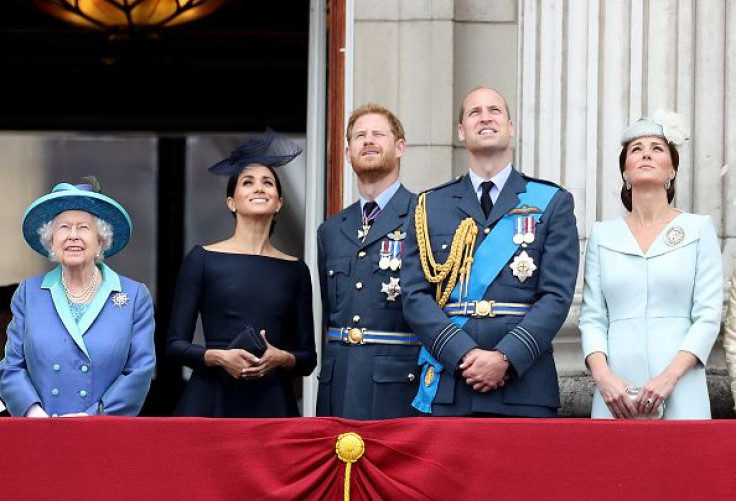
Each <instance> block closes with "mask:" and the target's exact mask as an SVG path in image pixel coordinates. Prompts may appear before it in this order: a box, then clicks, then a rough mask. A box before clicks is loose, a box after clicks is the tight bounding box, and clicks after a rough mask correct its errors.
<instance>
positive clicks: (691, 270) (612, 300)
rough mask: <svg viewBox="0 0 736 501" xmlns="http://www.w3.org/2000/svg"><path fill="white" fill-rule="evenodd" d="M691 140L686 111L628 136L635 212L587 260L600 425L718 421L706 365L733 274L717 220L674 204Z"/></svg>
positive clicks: (596, 239)
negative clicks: (727, 269)
mask: <svg viewBox="0 0 736 501" xmlns="http://www.w3.org/2000/svg"><path fill="white" fill-rule="evenodd" d="M687 135H688V134H687V131H686V128H685V127H683V126H682V125H681V120H680V119H679V117H678V116H677V115H676V114H674V113H664V112H658V113H655V114H654V115H653V116H652V117H651V118H644V119H641V120H639V121H638V122H636V123H635V124H633V125H632V126H630V127H629V128H627V129H626V130H625V131H624V133H623V137H622V139H621V144H622V146H623V148H622V150H621V154H620V156H619V168H620V171H621V177H622V188H621V200H622V202H623V204H624V207H625V208H626V209H627V211H628V213H627V214H626V215H625V216H624V217H621V218H618V219H614V220H610V221H604V222H600V223H596V224H595V225H594V226H593V230H592V232H591V235H590V239H589V240H588V245H587V250H586V257H585V287H584V290H583V306H582V310H581V313H580V331H581V334H582V342H583V351H584V355H585V361H586V363H587V365H588V367H589V368H590V371H591V373H592V375H593V378H594V379H595V382H596V385H597V391H596V393H595V395H594V397H593V409H592V417H594V418H595V417H600V418H610V417H615V418H632V417H664V418H665V419H707V418H710V400H709V397H708V387H707V385H706V378H705V364H706V362H707V360H708V355H709V353H710V351H711V348H712V347H713V343H714V341H715V339H716V337H717V335H718V331H719V329H720V320H721V308H722V301H723V276H722V273H723V272H722V264H721V252H720V245H719V243H718V238H717V236H716V232H715V229H714V227H713V222H712V221H711V218H710V217H709V216H705V215H698V214H689V213H685V212H682V211H679V210H677V209H675V208H674V207H672V206H671V205H670V204H671V202H672V200H673V198H674V196H675V178H676V176H677V169H678V164H679V153H678V150H677V145H679V144H682V143H683V142H684V141H685V140H686V139H687Z"/></svg>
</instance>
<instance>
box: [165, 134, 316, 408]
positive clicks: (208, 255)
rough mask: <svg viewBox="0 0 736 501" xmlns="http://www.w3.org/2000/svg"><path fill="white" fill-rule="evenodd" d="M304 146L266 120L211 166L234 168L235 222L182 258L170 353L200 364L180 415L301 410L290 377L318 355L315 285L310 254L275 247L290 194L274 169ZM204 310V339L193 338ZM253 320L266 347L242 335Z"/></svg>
mask: <svg viewBox="0 0 736 501" xmlns="http://www.w3.org/2000/svg"><path fill="white" fill-rule="evenodd" d="M300 153H301V148H299V146H298V145H296V144H295V143H293V142H292V141H290V140H289V139H287V138H284V137H282V136H278V135H276V134H275V133H274V132H273V131H272V130H270V129H266V132H265V134H264V136H263V137H259V138H256V139H251V140H249V141H247V142H245V143H244V144H242V145H241V146H239V147H238V148H237V149H236V150H235V151H234V152H233V153H232V155H231V156H230V157H229V158H227V159H225V160H222V161H221V162H218V163H217V164H215V165H214V166H212V167H211V168H210V172H212V173H214V174H219V175H227V176H229V181H228V185H227V199H226V204H227V207H228V209H229V210H230V212H231V213H232V214H233V216H234V217H235V231H234V233H233V235H232V236H231V237H230V238H228V239H227V240H223V241H221V242H217V243H214V244H210V245H204V246H200V245H197V246H195V247H194V248H193V249H192V250H191V251H190V252H189V254H188V255H187V256H186V258H185V260H184V263H183V264H182V268H181V271H180V274H179V279H178V281H177V287H176V296H175V299H174V306H173V309H172V315H171V327H170V331H169V338H168V349H167V353H168V355H169V356H170V357H172V358H173V359H174V360H176V361H177V362H179V363H181V364H183V365H186V366H188V367H191V368H192V369H193V373H192V376H191V378H190V380H189V382H188V383H187V386H186V388H185V390H184V393H183V394H182V397H181V399H180V400H179V403H178V405H177V406H176V409H175V410H174V414H175V415H179V416H204V417H290V416H298V415H299V409H298V407H297V401H296V396H295V394H294V389H293V379H294V378H295V377H299V376H307V375H309V374H311V372H312V371H313V370H314V368H315V366H316V365H317V352H316V349H315V342H314V330H313V314H312V285H311V279H310V274H309V269H308V268H307V265H306V264H305V263H304V261H302V260H301V259H297V258H296V257H292V256H289V255H287V254H284V253H283V252H281V251H279V250H278V249H276V248H274V246H273V245H272V244H271V239H270V237H271V235H272V233H273V227H274V216H275V215H276V214H277V213H278V212H279V210H280V209H281V206H282V204H283V200H282V198H281V183H280V181H279V178H278V175H277V174H276V171H275V170H274V169H275V168H276V167H280V166H282V165H285V164H286V163H288V162H290V161H291V160H293V159H294V158H296V156H298V155H299V154H300ZM197 315H200V316H201V319H202V326H203V329H204V337H205V346H200V345H197V344H193V343H192V339H193V336H194V329H195V325H196V321H197ZM250 329H252V330H250ZM249 330H250V334H251V335H254V336H260V338H261V339H262V343H263V346H264V347H265V351H264V352H263V353H258V352H257V351H256V348H257V345H258V343H257V342H255V343H254V342H253V341H252V337H251V338H249V337H248V336H246V337H245V338H244V339H245V340H246V343H245V344H243V342H242V341H240V340H241V339H242V335H241V336H239V334H241V333H243V332H244V331H246V334H247V331H249ZM249 340H250V341H249ZM256 341H258V339H256Z"/></svg>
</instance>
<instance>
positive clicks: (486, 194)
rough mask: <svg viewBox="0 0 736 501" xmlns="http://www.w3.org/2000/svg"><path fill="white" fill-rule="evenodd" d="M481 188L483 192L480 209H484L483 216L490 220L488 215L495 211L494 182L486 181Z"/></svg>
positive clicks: (481, 184)
mask: <svg viewBox="0 0 736 501" xmlns="http://www.w3.org/2000/svg"><path fill="white" fill-rule="evenodd" d="M480 187H481V189H482V190H483V192H482V193H481V195H480V208H481V209H483V214H485V216H486V218H488V214H490V213H491V210H492V209H493V201H492V200H491V188H493V181H485V182H483V183H480Z"/></svg>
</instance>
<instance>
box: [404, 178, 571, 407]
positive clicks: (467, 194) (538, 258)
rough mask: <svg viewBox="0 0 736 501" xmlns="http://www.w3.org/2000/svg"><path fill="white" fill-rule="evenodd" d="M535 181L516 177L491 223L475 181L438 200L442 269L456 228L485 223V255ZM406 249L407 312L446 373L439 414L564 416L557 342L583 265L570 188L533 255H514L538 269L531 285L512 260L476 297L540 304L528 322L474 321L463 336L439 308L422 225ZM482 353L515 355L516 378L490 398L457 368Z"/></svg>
mask: <svg viewBox="0 0 736 501" xmlns="http://www.w3.org/2000/svg"><path fill="white" fill-rule="evenodd" d="M530 180H532V179H530V178H527V177H525V176H523V175H522V174H520V173H518V172H517V171H516V170H512V172H511V174H510V176H509V178H508V180H507V181H506V184H505V185H504V187H503V189H502V191H501V193H500V194H499V196H498V199H497V200H496V203H495V204H494V206H493V210H492V211H491V213H490V214H489V216H488V218H487V219H486V217H485V216H484V215H483V211H482V210H481V208H480V203H479V202H478V198H477V195H476V193H475V191H474V190H473V186H472V183H471V181H470V178H469V177H468V175H465V176H463V177H462V178H459V179H458V180H456V181H454V182H452V183H448V184H446V185H443V186H440V187H439V188H437V189H435V190H433V191H431V192H429V193H428V194H427V197H426V210H427V224H428V229H429V235H430V239H431V248H432V252H433V253H434V257H435V260H436V261H437V263H444V262H445V261H446V259H447V257H448V254H449V251H450V244H451V243H452V239H453V236H454V234H455V230H456V228H457V227H458V225H459V224H460V222H461V221H462V220H463V219H465V218H468V217H471V218H473V219H474V220H475V222H476V223H477V225H478V237H477V240H476V248H477V246H478V245H480V244H481V243H482V242H483V239H484V238H485V236H486V234H487V232H486V230H490V229H492V228H493V226H494V225H495V223H496V222H498V220H499V219H501V217H503V216H504V215H505V214H507V213H508V212H509V211H510V210H512V209H513V208H515V207H516V206H517V205H518V204H519V197H518V195H519V194H520V193H522V192H525V191H526V185H527V183H528V182H529V181H530ZM534 181H537V182H543V183H547V181H540V180H534ZM509 238H511V237H509ZM406 241H407V243H406V251H405V256H404V266H403V268H402V270H401V278H402V285H403V293H402V295H403V304H404V314H405V315H406V318H407V319H408V320H409V323H410V325H411V326H412V328H413V329H414V331H415V332H416V334H417V335H418V336H419V338H420V339H421V341H422V343H423V345H424V347H425V348H427V350H428V351H429V352H430V354H431V355H432V356H433V357H434V358H435V359H437V360H438V361H439V362H441V363H442V364H443V366H444V368H445V370H444V371H443V372H442V373H441V378H440V383H439V388H438V391H437V396H436V397H435V400H434V404H433V406H432V413H433V415H438V416H466V415H472V414H473V413H474V412H482V413H497V414H504V415H510V416H532V417H545V416H555V415H556V413H557V408H558V407H559V405H560V399H559V387H558V383H557V372H556V369H555V363H554V358H553V356H552V339H553V338H554V336H555V335H556V334H557V331H558V330H559V329H560V327H561V326H562V324H563V322H564V320H565V318H566V316H567V313H568V311H569V308H570V304H571V302H572V297H573V294H574V291H575V282H576V279H577V272H578V264H579V258H580V253H579V241H578V233H577V228H576V223H575V215H574V213H573V199H572V195H570V193H569V192H567V191H566V190H564V189H562V188H560V190H559V191H558V192H557V193H556V194H555V195H554V196H553V197H552V199H551V200H550V202H549V204H548V206H547V208H546V210H545V211H544V213H543V215H542V217H541V218H540V219H539V221H538V222H537V224H536V230H535V240H534V242H533V243H531V244H530V245H528V246H527V247H526V249H522V248H521V247H519V248H518V249H517V250H516V252H515V254H514V256H518V255H519V254H521V252H522V251H524V250H525V251H526V252H527V254H528V255H529V256H530V257H531V258H532V259H533V260H534V263H535V264H536V266H537V269H536V271H534V272H533V274H532V276H531V277H529V278H527V279H526V280H525V281H524V282H522V281H520V280H519V278H518V277H516V276H514V275H513V270H512V269H511V267H510V265H511V263H512V261H513V257H512V258H511V259H509V261H508V262H507V263H505V264H504V266H503V268H502V269H501V271H500V273H499V274H498V276H496V278H495V279H494V280H493V282H492V283H491V284H490V286H489V287H488V289H487V290H486V292H485V294H484V296H483V298H468V299H469V300H473V299H474V300H480V299H485V300H488V301H496V302H508V303H530V304H532V308H531V311H529V312H528V313H527V314H526V315H525V316H503V315H499V316H495V317H484V318H470V319H469V320H468V321H467V322H466V323H465V325H464V326H463V328H462V329H458V328H457V327H456V326H455V324H453V323H452V322H451V321H450V319H449V318H448V317H447V316H446V315H445V313H444V311H443V310H442V309H440V308H439V306H438V305H437V303H436V302H435V286H434V285H433V284H430V283H429V282H428V281H427V280H426V279H425V276H424V272H423V270H422V266H421V263H420V260H419V253H418V248H417V235H416V228H415V226H414V225H413V224H412V225H411V228H410V231H409V232H408V234H407V239H406ZM481 266H483V263H482V262H478V261H476V262H474V263H473V268H474V269H477V268H479V267H481ZM473 348H482V349H485V350H492V349H498V350H500V351H501V352H503V353H504V354H506V355H507V356H508V358H509V361H510V363H511V368H510V369H509V375H510V379H509V380H508V381H507V382H506V384H505V385H504V386H503V387H501V388H499V389H497V390H493V391H490V392H488V393H480V392H477V391H474V390H473V389H472V387H470V386H468V385H467V384H466V383H465V380H464V379H463V377H462V375H461V373H460V371H458V370H457V367H458V365H459V364H460V363H461V362H462V357H463V356H464V355H465V354H466V353H467V352H468V351H470V350H471V349H473Z"/></svg>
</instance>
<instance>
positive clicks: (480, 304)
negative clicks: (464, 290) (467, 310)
mask: <svg viewBox="0 0 736 501" xmlns="http://www.w3.org/2000/svg"><path fill="white" fill-rule="evenodd" d="M493 303H494V301H485V300H483V301H475V312H474V313H473V316H474V317H495V316H496V312H494V311H493Z"/></svg>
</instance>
